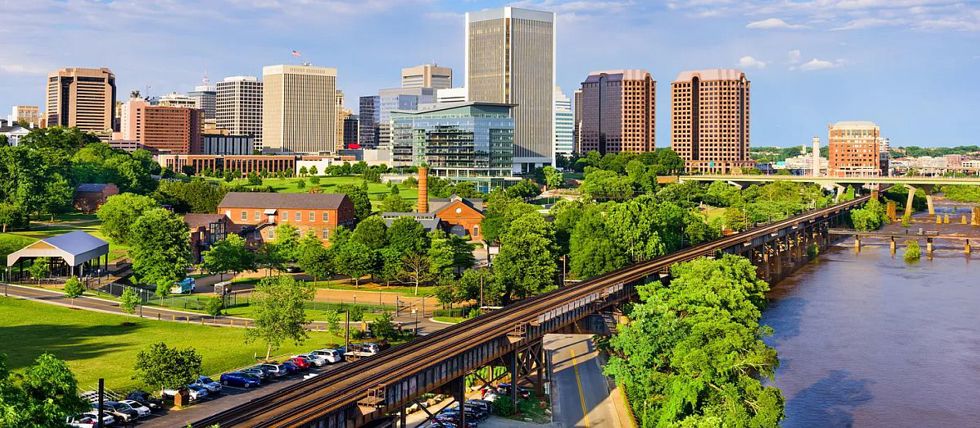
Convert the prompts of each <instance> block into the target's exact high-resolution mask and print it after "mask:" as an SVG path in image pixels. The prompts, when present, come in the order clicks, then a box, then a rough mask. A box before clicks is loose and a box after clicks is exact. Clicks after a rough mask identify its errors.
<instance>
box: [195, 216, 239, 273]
mask: <svg viewBox="0 0 980 428" xmlns="http://www.w3.org/2000/svg"><path fill="white" fill-rule="evenodd" d="M184 223H185V224H187V228H188V229H190V235H191V236H190V240H191V255H192V257H193V259H194V263H200V262H201V256H202V255H203V254H204V252H205V251H207V250H209V249H211V245H213V244H214V243H215V242H218V241H221V240H223V239H225V238H226V237H227V236H228V233H229V232H231V229H232V226H233V224H232V223H231V219H229V218H228V217H226V216H225V215H224V214H187V215H185V216H184Z"/></svg>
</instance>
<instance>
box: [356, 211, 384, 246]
mask: <svg viewBox="0 0 980 428" xmlns="http://www.w3.org/2000/svg"><path fill="white" fill-rule="evenodd" d="M387 231H388V227H387V226H385V221H384V220H383V219H381V217H378V216H371V217H368V218H366V219H364V220H361V222H360V223H358V224H357V227H356V228H354V235H353V236H351V239H353V240H355V241H357V242H360V243H362V244H364V245H365V246H366V247H368V248H370V249H372V250H380V249H382V248H384V247H385V246H386V245H388V238H387V236H386V233H387Z"/></svg>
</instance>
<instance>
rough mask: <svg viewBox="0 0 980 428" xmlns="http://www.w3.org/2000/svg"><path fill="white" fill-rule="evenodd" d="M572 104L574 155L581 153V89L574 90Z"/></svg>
mask: <svg viewBox="0 0 980 428" xmlns="http://www.w3.org/2000/svg"><path fill="white" fill-rule="evenodd" d="M572 99H573V102H574V103H573V104H572V107H573V108H574V110H575V114H574V119H573V120H574V121H575V129H574V131H573V138H574V139H575V153H582V141H581V140H582V139H581V137H580V135H579V134H580V130H581V128H582V89H576V90H575V94H574V95H572Z"/></svg>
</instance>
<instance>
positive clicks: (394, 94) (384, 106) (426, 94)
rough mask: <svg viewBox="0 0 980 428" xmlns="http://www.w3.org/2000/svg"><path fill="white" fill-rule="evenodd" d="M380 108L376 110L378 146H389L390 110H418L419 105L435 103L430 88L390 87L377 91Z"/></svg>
mask: <svg viewBox="0 0 980 428" xmlns="http://www.w3.org/2000/svg"><path fill="white" fill-rule="evenodd" d="M378 97H379V101H380V106H381V109H380V110H379V111H378V124H377V140H378V145H377V147H378V148H385V147H391V141H392V135H391V134H392V130H391V126H392V125H391V112H393V111H395V110H399V111H408V110H418V109H419V106H421V105H426V104H433V103H435V90H433V89H432V88H390V89H382V90H380V91H378Z"/></svg>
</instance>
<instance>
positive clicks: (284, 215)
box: [282, 211, 289, 221]
mask: <svg viewBox="0 0 980 428" xmlns="http://www.w3.org/2000/svg"><path fill="white" fill-rule="evenodd" d="M282 221H289V213H288V212H286V211H283V212H282Z"/></svg>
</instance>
